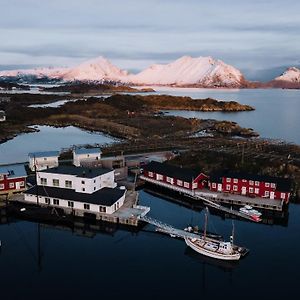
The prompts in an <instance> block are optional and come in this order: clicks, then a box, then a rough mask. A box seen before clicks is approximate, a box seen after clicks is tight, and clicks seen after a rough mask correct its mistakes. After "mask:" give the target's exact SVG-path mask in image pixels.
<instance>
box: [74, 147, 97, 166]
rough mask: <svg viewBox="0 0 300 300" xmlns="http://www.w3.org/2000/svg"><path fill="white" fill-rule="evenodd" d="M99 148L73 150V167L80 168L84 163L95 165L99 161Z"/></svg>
mask: <svg viewBox="0 0 300 300" xmlns="http://www.w3.org/2000/svg"><path fill="white" fill-rule="evenodd" d="M101 153H102V152H101V150H100V149H99V148H78V149H75V150H73V165H74V166H76V167H80V166H82V165H83V164H86V163H93V162H95V163H97V162H98V161H100V159H101Z"/></svg>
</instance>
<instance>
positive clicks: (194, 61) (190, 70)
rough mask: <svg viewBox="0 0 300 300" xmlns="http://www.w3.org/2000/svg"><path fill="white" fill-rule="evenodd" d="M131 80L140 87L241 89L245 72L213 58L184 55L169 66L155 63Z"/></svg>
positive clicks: (130, 79)
mask: <svg viewBox="0 0 300 300" xmlns="http://www.w3.org/2000/svg"><path fill="white" fill-rule="evenodd" d="M128 80H129V81H130V82H132V83H136V84H146V85H155V84H158V85H175V86H192V85H195V86H203V87H240V86H242V85H243V84H244V83H245V79H244V77H243V75H242V73H241V72H240V71H239V70H238V69H236V68H234V67H232V66H230V65H227V64H225V63H224V62H223V61H221V60H216V59H214V58H212V57H211V56H207V57H203V56H200V57H191V56H182V57H180V58H178V59H177V60H175V61H173V62H171V63H168V64H154V65H152V66H150V67H149V68H147V69H145V70H143V71H142V72H140V73H138V74H136V75H129V76H128Z"/></svg>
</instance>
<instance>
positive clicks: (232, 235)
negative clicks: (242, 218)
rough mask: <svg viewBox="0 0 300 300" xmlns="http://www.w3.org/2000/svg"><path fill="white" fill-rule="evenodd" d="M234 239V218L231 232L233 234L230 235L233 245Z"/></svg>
mask: <svg viewBox="0 0 300 300" xmlns="http://www.w3.org/2000/svg"><path fill="white" fill-rule="evenodd" d="M233 241H234V222H233V220H232V232H231V236H230V243H231V245H233Z"/></svg>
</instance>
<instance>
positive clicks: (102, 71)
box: [0, 56, 128, 81]
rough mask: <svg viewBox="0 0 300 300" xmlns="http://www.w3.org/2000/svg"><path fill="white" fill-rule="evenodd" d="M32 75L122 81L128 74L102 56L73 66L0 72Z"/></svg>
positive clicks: (66, 78) (51, 77) (65, 78)
mask: <svg viewBox="0 0 300 300" xmlns="http://www.w3.org/2000/svg"><path fill="white" fill-rule="evenodd" d="M26 75H32V76H36V77H37V78H41V77H48V78H49V79H61V80H64V81H75V80H76V81H103V80H108V81H122V79H123V78H124V77H126V76H127V75H128V74H127V72H126V71H122V70H121V69H119V68H118V67H116V66H114V65H113V64H112V63H111V62H110V61H109V60H107V59H105V58H104V57H102V56H100V57H97V58H95V59H91V60H88V61H86V62H83V63H81V64H80V65H78V66H75V67H73V68H37V69H27V70H26V69H24V70H12V71H2V72H0V77H20V76H26Z"/></svg>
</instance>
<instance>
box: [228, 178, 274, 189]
mask: <svg viewBox="0 0 300 300" xmlns="http://www.w3.org/2000/svg"><path fill="white" fill-rule="evenodd" d="M231 180H232V181H233V183H238V182H239V180H238V179H237V178H233V179H232V178H226V182H231ZM247 181H248V180H247V179H242V182H244V183H245V182H247ZM249 185H255V186H259V185H260V182H259V181H253V180H249ZM270 186H271V187H272V188H275V187H276V184H275V183H270V182H265V187H270Z"/></svg>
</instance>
